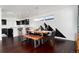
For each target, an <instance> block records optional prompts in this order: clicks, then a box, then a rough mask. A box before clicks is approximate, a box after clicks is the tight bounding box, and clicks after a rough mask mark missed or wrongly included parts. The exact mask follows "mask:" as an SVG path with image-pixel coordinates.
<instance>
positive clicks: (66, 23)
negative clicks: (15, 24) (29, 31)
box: [30, 6, 78, 41]
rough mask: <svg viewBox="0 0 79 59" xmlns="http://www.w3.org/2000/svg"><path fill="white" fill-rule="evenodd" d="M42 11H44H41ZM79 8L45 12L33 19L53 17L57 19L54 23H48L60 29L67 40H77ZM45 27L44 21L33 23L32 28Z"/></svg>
mask: <svg viewBox="0 0 79 59" xmlns="http://www.w3.org/2000/svg"><path fill="white" fill-rule="evenodd" d="M41 11H42V10H41ZM77 12H78V8H77V6H67V7H66V8H62V9H59V10H56V11H50V12H45V13H43V14H39V15H37V16H35V17H32V18H31V19H35V18H39V17H41V16H47V15H53V16H54V17H55V19H54V20H52V21H46V23H47V24H49V25H50V26H52V27H55V28H58V29H59V30H60V31H61V32H62V33H63V34H64V35H65V36H66V39H67V40H73V41H74V40H75V39H76V34H77ZM38 25H39V26H40V25H43V22H42V21H38V22H35V21H34V22H32V21H31V24H30V26H33V27H34V26H35V27H37V26H38Z"/></svg>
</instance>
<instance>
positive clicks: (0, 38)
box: [0, 8, 2, 40]
mask: <svg viewBox="0 0 79 59" xmlns="http://www.w3.org/2000/svg"><path fill="white" fill-rule="evenodd" d="M1 27H2V26H1V8H0V40H2V35H1V33H2V32H1Z"/></svg>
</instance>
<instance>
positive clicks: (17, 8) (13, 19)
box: [0, 5, 78, 53]
mask: <svg viewBox="0 0 79 59" xmlns="http://www.w3.org/2000/svg"><path fill="white" fill-rule="evenodd" d="M77 13H78V6H77V5H2V6H0V15H2V16H0V18H1V24H0V25H1V27H0V30H1V32H0V35H1V36H0V42H1V43H0V47H1V48H0V52H4V53H75V41H76V34H77V27H76V21H77ZM75 20H76V21H75ZM72 25H73V26H72Z"/></svg>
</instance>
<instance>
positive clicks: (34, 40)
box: [34, 40, 37, 48]
mask: <svg viewBox="0 0 79 59" xmlns="http://www.w3.org/2000/svg"><path fill="white" fill-rule="evenodd" d="M36 47H37V46H36V40H34V48H36Z"/></svg>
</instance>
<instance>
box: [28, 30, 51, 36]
mask: <svg viewBox="0 0 79 59" xmlns="http://www.w3.org/2000/svg"><path fill="white" fill-rule="evenodd" d="M28 32H31V33H38V34H42V35H43V34H48V33H49V32H50V31H45V30H28Z"/></svg>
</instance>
